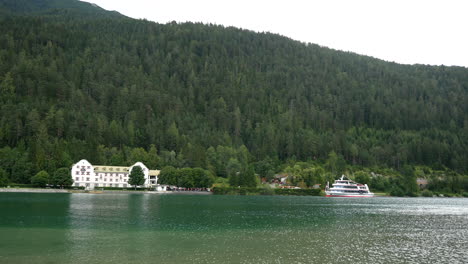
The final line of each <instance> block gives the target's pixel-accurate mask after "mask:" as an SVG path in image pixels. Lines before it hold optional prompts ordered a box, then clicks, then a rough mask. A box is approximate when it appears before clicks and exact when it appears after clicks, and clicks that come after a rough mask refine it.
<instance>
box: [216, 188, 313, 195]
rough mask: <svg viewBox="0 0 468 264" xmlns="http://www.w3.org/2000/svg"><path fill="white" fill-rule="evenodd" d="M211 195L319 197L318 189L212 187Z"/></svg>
mask: <svg viewBox="0 0 468 264" xmlns="http://www.w3.org/2000/svg"><path fill="white" fill-rule="evenodd" d="M213 194H220V195H259V194H261V195H273V194H276V195H300V196H305V195H309V196H319V195H321V191H320V189H267V188H253V187H228V188H223V187H214V188H213Z"/></svg>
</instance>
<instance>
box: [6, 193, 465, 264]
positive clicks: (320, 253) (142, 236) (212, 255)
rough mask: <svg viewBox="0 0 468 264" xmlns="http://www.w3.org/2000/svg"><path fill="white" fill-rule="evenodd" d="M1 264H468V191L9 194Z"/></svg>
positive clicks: (7, 194)
mask: <svg viewBox="0 0 468 264" xmlns="http://www.w3.org/2000/svg"><path fill="white" fill-rule="evenodd" d="M0 216H1V217H0V263H86V262H88V263H98V262H99V263H117V262H119V263H467V262H466V261H467V259H468V199H462V198H460V199H456V198H325V197H296V196H291V197H287V196H211V195H155V194H36V193H0Z"/></svg>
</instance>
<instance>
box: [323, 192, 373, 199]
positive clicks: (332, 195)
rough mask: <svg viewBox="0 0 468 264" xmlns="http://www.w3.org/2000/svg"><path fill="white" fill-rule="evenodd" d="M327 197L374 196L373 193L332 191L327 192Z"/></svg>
mask: <svg viewBox="0 0 468 264" xmlns="http://www.w3.org/2000/svg"><path fill="white" fill-rule="evenodd" d="M325 196H326V197H363V198H366V197H374V194H373V193H362V194H361V193H356V194H354V193H346V194H344V193H332V192H325Z"/></svg>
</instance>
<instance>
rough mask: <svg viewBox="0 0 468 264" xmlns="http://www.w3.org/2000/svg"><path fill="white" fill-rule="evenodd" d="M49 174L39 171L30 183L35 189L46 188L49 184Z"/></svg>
mask: <svg viewBox="0 0 468 264" xmlns="http://www.w3.org/2000/svg"><path fill="white" fill-rule="evenodd" d="M49 178H50V177H49V174H48V173H47V172H46V171H40V172H38V173H37V174H36V175H34V176H33V177H32V178H31V183H32V184H33V185H34V186H35V187H42V188H44V187H46V185H47V184H48V183H49Z"/></svg>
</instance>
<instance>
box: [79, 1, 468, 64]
mask: <svg viewBox="0 0 468 264" xmlns="http://www.w3.org/2000/svg"><path fill="white" fill-rule="evenodd" d="M85 1H86V2H90V3H95V4H97V5H99V6H100V7H102V8H104V9H107V10H115V11H118V12H119V13H121V14H123V15H126V16H129V17H132V18H137V19H147V20H150V21H155V22H158V23H163V24H164V23H167V22H171V21H176V22H187V21H190V22H202V23H205V24H207V23H212V24H217V25H224V26H234V27H237V28H243V29H248V30H253V31H257V32H271V33H276V34H280V35H283V36H286V37H289V38H291V39H294V40H299V41H302V42H309V43H314V44H318V45H321V46H326V47H329V48H333V49H338V50H344V51H351V52H355V53H358V54H362V55H368V56H372V57H376V58H379V59H383V60H386V61H393V62H397V63H402V64H430V65H442V64H443V65H446V66H454V65H455V66H464V67H468V1H467V0H438V1H436V0H305V1H304V0H287V1H285V0H283V1H277V0H267V1H264V0H236V1H232V0H226V1H225V0H191V1H190V0H164V1H161V0H85Z"/></svg>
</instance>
